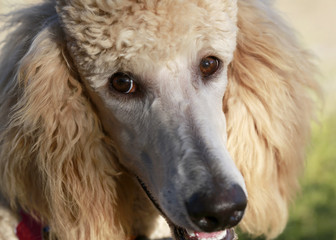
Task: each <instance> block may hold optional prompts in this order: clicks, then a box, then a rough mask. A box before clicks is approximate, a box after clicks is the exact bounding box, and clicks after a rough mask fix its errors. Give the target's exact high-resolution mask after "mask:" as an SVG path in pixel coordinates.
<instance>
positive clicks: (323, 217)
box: [239, 113, 336, 240]
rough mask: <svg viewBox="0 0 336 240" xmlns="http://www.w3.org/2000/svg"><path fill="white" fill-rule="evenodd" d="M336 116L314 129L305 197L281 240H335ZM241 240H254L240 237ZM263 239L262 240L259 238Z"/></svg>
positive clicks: (298, 203)
mask: <svg viewBox="0 0 336 240" xmlns="http://www.w3.org/2000/svg"><path fill="white" fill-rule="evenodd" d="M335 123H336V113H333V114H329V115H328V116H327V117H326V118H325V119H323V120H322V121H321V123H320V124H315V125H314V126H313V140H312V143H311V147H310V149H309V151H308V156H307V163H306V172H305V177H304V179H303V180H302V193H301V194H300V196H299V197H298V199H297V201H296V204H295V205H294V206H293V207H292V209H291V213H290V220H289V223H288V226H287V228H286V229H285V231H284V233H283V234H282V235H280V236H279V237H278V238H277V239H278V240H336V221H335V219H334V218H335V217H336V181H335V178H336V161H335V159H336V158H335V156H336V137H335V136H336V125H335ZM239 239H240V240H247V239H251V238H249V237H248V236H246V235H240V238H239ZM258 239H263V238H258Z"/></svg>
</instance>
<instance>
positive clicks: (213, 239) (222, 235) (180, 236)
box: [168, 220, 238, 240]
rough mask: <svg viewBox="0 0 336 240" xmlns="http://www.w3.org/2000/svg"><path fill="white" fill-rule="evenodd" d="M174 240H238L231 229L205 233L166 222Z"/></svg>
mask: <svg viewBox="0 0 336 240" xmlns="http://www.w3.org/2000/svg"><path fill="white" fill-rule="evenodd" d="M168 224H169V226H170V228H171V230H172V233H173V235H174V239H175V240H238V237H237V234H236V233H235V231H234V229H233V228H230V229H225V230H223V231H219V232H212V233H205V232H195V231H190V230H186V229H184V228H182V227H178V226H176V225H174V224H173V223H171V222H170V221H169V220H168Z"/></svg>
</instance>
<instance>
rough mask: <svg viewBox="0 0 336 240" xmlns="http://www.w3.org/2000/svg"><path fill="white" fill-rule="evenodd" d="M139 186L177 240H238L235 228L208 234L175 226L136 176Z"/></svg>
mask: <svg viewBox="0 0 336 240" xmlns="http://www.w3.org/2000/svg"><path fill="white" fill-rule="evenodd" d="M136 178H137V180H138V182H139V184H140V185H141V187H142V189H143V190H144V191H145V193H146V194H147V196H148V198H149V199H150V200H151V202H152V203H153V204H154V206H155V207H156V208H157V209H158V211H159V212H160V213H161V215H162V216H163V217H164V219H165V220H166V221H167V223H168V225H169V227H170V229H171V232H172V234H173V235H174V239H175V240H237V239H238V237H237V234H236V233H235V231H234V229H233V228H230V229H224V230H223V231H219V232H213V233H206V232H197V231H191V230H187V229H185V228H183V227H180V226H177V225H175V224H174V223H173V222H172V221H171V220H170V219H169V218H168V217H167V215H166V214H165V213H164V212H163V211H162V209H161V207H160V206H159V204H158V202H157V201H156V200H155V199H154V197H153V196H152V194H151V193H150V192H149V190H148V188H147V186H146V185H145V183H144V182H143V181H142V180H141V179H140V178H139V177H138V176H136Z"/></svg>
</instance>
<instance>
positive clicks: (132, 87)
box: [109, 72, 137, 94]
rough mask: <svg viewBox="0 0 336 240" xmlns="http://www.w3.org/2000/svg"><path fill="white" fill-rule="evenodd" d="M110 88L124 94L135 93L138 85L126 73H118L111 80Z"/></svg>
mask: <svg viewBox="0 0 336 240" xmlns="http://www.w3.org/2000/svg"><path fill="white" fill-rule="evenodd" d="M109 85H110V88H111V89H113V90H115V91H117V92H119V93H123V94H129V93H134V92H135V91H136V90H137V85H136V83H135V82H134V80H133V79H132V77H131V76H129V75H128V74H126V73H122V72H117V73H115V74H113V75H112V76H111V77H110V79H109Z"/></svg>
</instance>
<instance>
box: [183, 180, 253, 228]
mask: <svg viewBox="0 0 336 240" xmlns="http://www.w3.org/2000/svg"><path fill="white" fill-rule="evenodd" d="M218 191H219V192H214V193H211V194H209V193H207V192H206V191H198V192H196V193H194V194H193V195H192V196H191V197H190V198H189V199H188V200H187V201H186V203H185V204H186V208H187V211H188V214H189V217H190V219H191V220H192V221H193V223H194V224H195V225H197V226H198V227H199V228H200V229H201V230H202V231H205V232H214V231H219V230H223V229H225V228H230V227H233V226H235V225H237V224H238V223H239V222H240V220H241V219H242V217H243V215H244V211H245V208H246V205H247V198H246V195H245V193H244V191H243V189H242V188H241V187H240V186H239V185H236V184H235V185H232V186H231V187H230V188H229V189H227V190H224V191H223V190H219V189H218Z"/></svg>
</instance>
